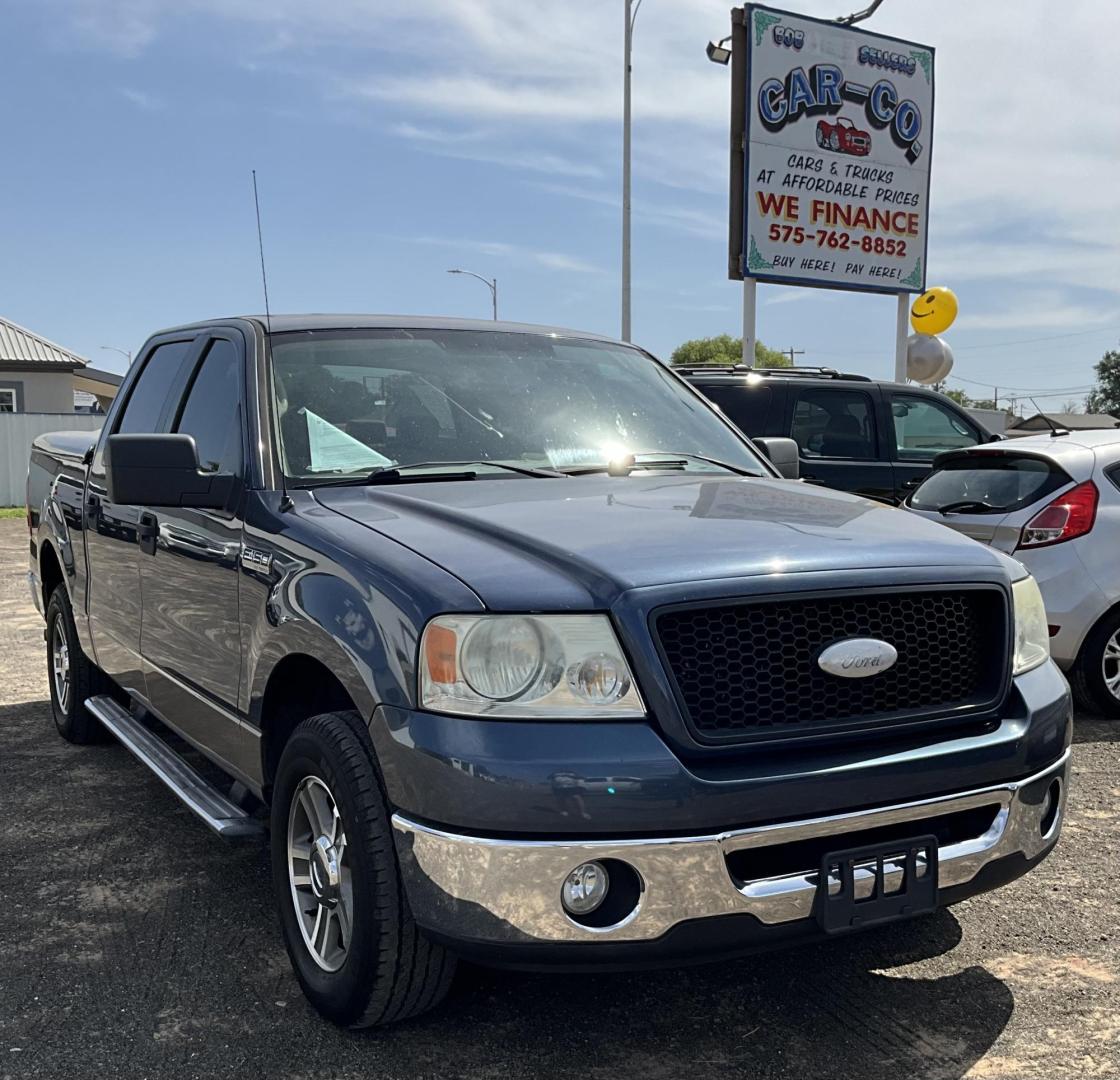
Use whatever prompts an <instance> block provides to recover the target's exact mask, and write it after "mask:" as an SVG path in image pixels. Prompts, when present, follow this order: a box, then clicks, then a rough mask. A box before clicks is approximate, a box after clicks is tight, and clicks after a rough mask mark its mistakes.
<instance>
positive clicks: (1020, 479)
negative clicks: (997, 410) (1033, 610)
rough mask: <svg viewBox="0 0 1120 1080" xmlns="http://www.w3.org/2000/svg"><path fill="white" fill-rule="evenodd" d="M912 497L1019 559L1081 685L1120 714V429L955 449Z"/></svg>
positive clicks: (923, 509)
mask: <svg viewBox="0 0 1120 1080" xmlns="http://www.w3.org/2000/svg"><path fill="white" fill-rule="evenodd" d="M905 506H906V508H907V509H908V510H910V511H911V512H913V513H915V514H919V515H921V516H922V517H926V518H930V519H931V520H933V521H940V522H942V523H943V524H945V525H948V526H950V527H951V528H953V529H956V530H957V531H958V532H962V533H964V534H965V535H966V536H971V537H972V538H973V539H974V540H979V541H980V542H981V543H984V544H990V545H991V546H992V547H996V548H999V549H1000V550H1001V551H1004V552H1007V554H1009V555H1014V556H1015V558H1016V559H1018V560H1020V562H1022V563H1023V565H1024V566H1025V567H1026V568H1027V569H1028V570H1030V572H1031V573H1032V574H1033V575H1034V576H1035V578H1036V579H1037V581H1038V584H1039V586H1040V587H1041V589H1042V597H1043V600H1044V601H1045V603H1046V614H1047V619H1048V622H1049V624H1050V651H1051V653H1052V655H1053V657H1054V659H1055V660H1056V661H1057V663H1058V665H1059V666H1060V667H1061V668H1062V669H1063V670H1064V671H1065V672H1066V675H1067V676H1068V678H1069V681H1070V683H1071V685H1072V687H1073V690H1074V692H1075V694H1076V695H1077V697H1078V698H1079V699H1080V701H1081V703H1082V704H1083V705H1085V706H1087V707H1089V708H1091V709H1094V710H1096V711H1097V712H1102V713H1104V714H1105V715H1107V716H1114V717H1120V431H1079V432H1076V433H1074V434H1068V433H1058V434H1054V435H1037V436H1030V437H1028V438H1024V439H1016V440H1014V441H1013V442H1011V441H1009V442H999V443H993V444H989V445H984V446H973V447H969V448H968V449H966V450H953V451H950V452H948V453H945V454H942V455H941V456H940V457H938V458H937V461H936V463H935V467H934V471H933V472H932V473H930V475H929V476H928V477H927V478H926V480H924V481H923V482H922V484H921V485H920V486H919V487H918V488H916V489H915V490H914V491H913V492H912V493H911V495H910V496H909V498H908V499H907V500H906V503H905Z"/></svg>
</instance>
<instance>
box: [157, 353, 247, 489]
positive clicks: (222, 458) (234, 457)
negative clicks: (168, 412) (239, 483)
mask: <svg viewBox="0 0 1120 1080" xmlns="http://www.w3.org/2000/svg"><path fill="white" fill-rule="evenodd" d="M241 370H242V369H241V354H240V352H239V350H238V349H237V347H236V346H235V345H234V344H233V342H232V341H228V340H226V339H225V338H215V339H214V341H213V342H211V344H210V347H209V348H208V349H207V351H206V354H205V355H204V356H203V358H202V361H201V363H200V364H199V365H198V367H197V368H196V370H195V375H194V379H193V381H192V382H191V384H190V386H189V387H188V389H187V395H186V399H185V401H184V403H183V409H182V412H181V413H180V414H179V420H178V423H176V425H175V427H174V430H175V431H176V432H178V433H179V434H182V435H192V436H194V442H195V446H196V447H197V448H198V464H199V468H201V469H202V470H203V471H204V472H214V473H232V474H234V475H235V476H240V475H241V466H242V448H241V444H242V440H241V431H242V410H241V385H242V376H241Z"/></svg>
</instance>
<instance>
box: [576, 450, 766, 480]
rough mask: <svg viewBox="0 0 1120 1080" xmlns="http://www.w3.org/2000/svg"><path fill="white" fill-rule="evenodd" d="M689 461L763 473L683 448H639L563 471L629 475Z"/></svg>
mask: <svg viewBox="0 0 1120 1080" xmlns="http://www.w3.org/2000/svg"><path fill="white" fill-rule="evenodd" d="M644 457H651V458H653V459H654V460H652V461H638V460H637V459H638V458H644ZM690 461H703V462H706V463H707V464H709V465H716V466H718V467H719V468H721V469H726V470H727V471H728V472H732V473H736V474H737V475H739V476H763V475H764V474H763V473H760V472H755V471H753V470H751V469H744V468H743V467H742V466H741V465H732V464H730V463H729V462H726V461H720V460H719V458H713V457H706V456H705V455H704V454H690V453H688V452H687V451H685V450H639V451H637V452H636V453H633V454H627V455H625V456H624V457H622V458H619V459H618V461H611V462H608V463H607V464H605V465H571V466H565V467H564V468H563V470H562V471H563V472H565V473H567V474H568V475H570V476H588V475H590V474H591V473H604V472H605V473H608V474H609V475H611V476H629V475H630V473H632V472H633V471H634V470H635V469H682V470H683V469H684V468H685V467H686V466H687V465H688V463H689V462H690Z"/></svg>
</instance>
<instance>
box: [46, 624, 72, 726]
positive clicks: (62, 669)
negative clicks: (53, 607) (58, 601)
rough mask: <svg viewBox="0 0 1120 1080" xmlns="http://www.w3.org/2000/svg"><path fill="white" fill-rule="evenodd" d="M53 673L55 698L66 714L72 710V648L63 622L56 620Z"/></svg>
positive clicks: (52, 641)
mask: <svg viewBox="0 0 1120 1080" xmlns="http://www.w3.org/2000/svg"><path fill="white" fill-rule="evenodd" d="M51 673H52V677H53V679H54V696H55V699H56V700H57V701H58V707H59V708H60V709H61V710H62V711H63V712H64V713H65V712H68V711H69V709H70V646H69V644H68V643H67V641H66V631H65V630H64V629H63V627H62V620H61V619H55V622H54V632H53V634H52V635H51Z"/></svg>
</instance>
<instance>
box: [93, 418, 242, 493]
mask: <svg viewBox="0 0 1120 1080" xmlns="http://www.w3.org/2000/svg"><path fill="white" fill-rule="evenodd" d="M105 481H106V487H107V488H108V493H109V499H110V500H111V501H112V502H115V503H122V504H124V505H126V506H197V507H199V508H201V509H209V510H222V509H224V508H225V507H226V505H227V504H228V503H229V500H230V496H231V495H232V494H233V489H234V486H235V484H236V477H234V476H232V475H230V474H228V473H204V472H202V471H201V470H200V469H199V467H198V448H197V447H196V446H195V444H194V437H193V436H191V435H110V436H109V445H108V448H107V450H106V454H105Z"/></svg>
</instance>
